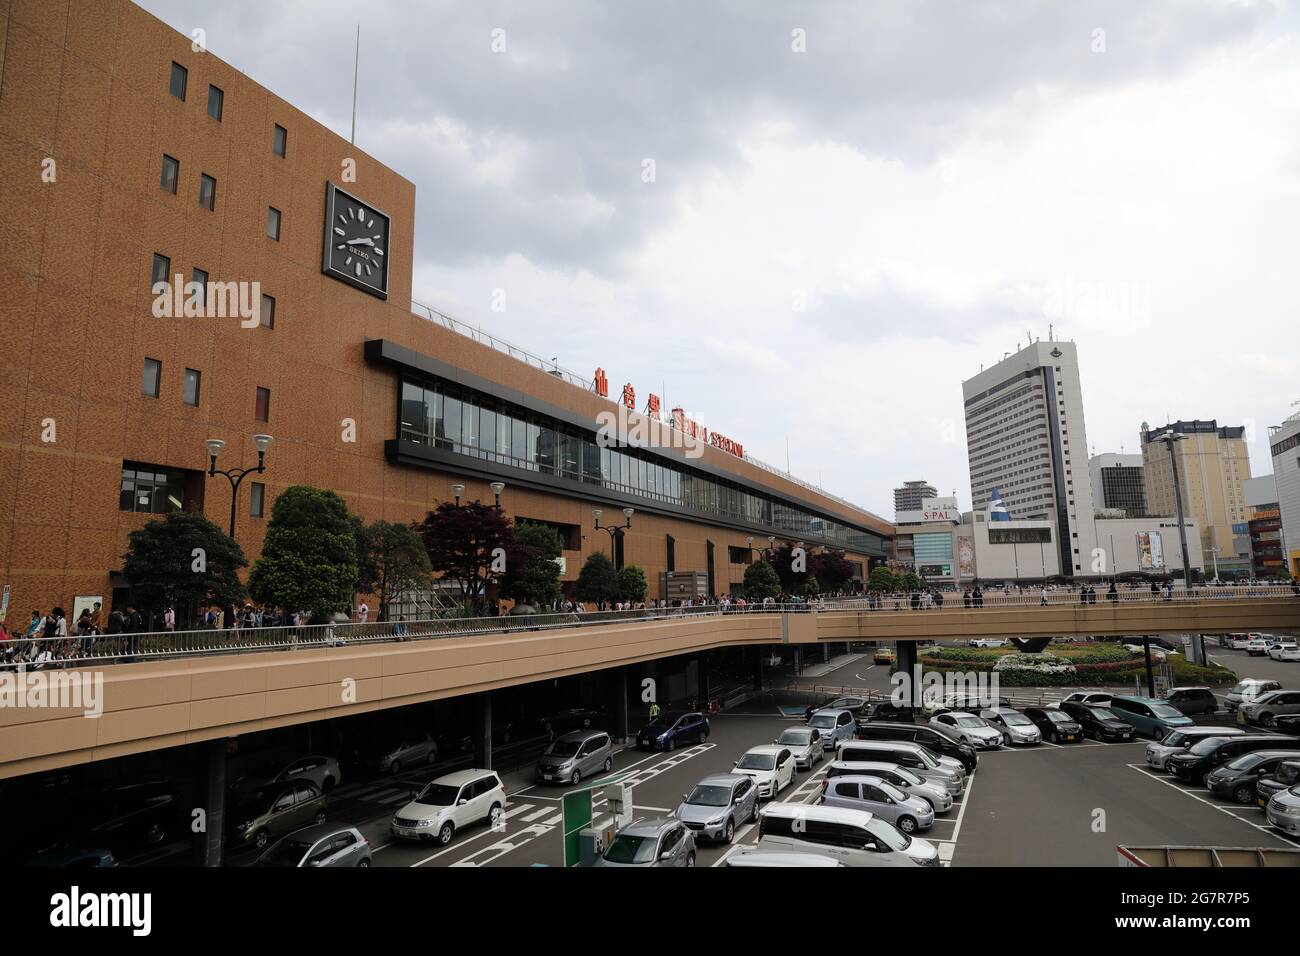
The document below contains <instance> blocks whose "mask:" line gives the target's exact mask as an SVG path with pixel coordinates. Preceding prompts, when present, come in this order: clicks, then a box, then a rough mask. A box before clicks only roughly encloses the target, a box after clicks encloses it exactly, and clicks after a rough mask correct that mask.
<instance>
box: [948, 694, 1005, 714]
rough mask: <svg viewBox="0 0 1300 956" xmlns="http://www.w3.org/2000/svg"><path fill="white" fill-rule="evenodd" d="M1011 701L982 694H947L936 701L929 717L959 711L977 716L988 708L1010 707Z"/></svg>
mask: <svg viewBox="0 0 1300 956" xmlns="http://www.w3.org/2000/svg"><path fill="white" fill-rule="evenodd" d="M1010 706H1011V701H1010V700H1008V699H1007V698H1006V697H990V696H988V695H984V694H948V695H946V696H944V697H941V698H939V699H938V701H937V702H936V703H935V704H934V705H933V706H932V707H931V708H930V716H932V717H933V716H934V715H935V714H942V713H943V712H945V711H949V710H961V711H965V712H966V713H968V714H978V713H979V712H980V711H981V710H986V709H988V708H990V707H1010Z"/></svg>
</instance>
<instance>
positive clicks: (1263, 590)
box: [825, 584, 1300, 613]
mask: <svg viewBox="0 0 1300 956" xmlns="http://www.w3.org/2000/svg"><path fill="white" fill-rule="evenodd" d="M939 593H941V594H942V595H943V604H941V605H940V604H933V605H932V606H930V607H926V606H925V595H924V594H920V595H918V601H919V603H920V606H919V607H918V608H915V609H913V608H912V606H911V595H910V594H905V593H901V592H900V593H897V594H881V595H879V596H878V597H876V598H867V597H862V598H853V599H851V600H843V599H837V600H835V601H829V602H827V603H826V607H825V609H826V610H833V611H912V610H916V611H917V613H921V612H926V613H934V612H936V611H940V612H942V611H951V610H954V609H955V610H958V611H970V610H987V609H990V608H1028V607H1063V606H1068V605H1073V606H1075V607H1101V606H1103V605H1111V604H1125V605H1130V604H1167V603H1175V604H1185V603H1187V602H1216V601H1228V600H1237V599H1245V598H1255V599H1259V598H1272V599H1275V600H1277V599H1282V598H1290V597H1297V598H1300V595H1297V593H1296V591H1295V590H1294V589H1293V588H1292V587H1290V586H1289V585H1272V584H1261V585H1249V586H1247V585H1242V586H1223V587H1210V586H1208V585H1203V586H1194V587H1192V588H1190V589H1188V588H1182V587H1175V588H1174V589H1173V592H1172V593H1171V594H1170V595H1169V596H1167V597H1166V595H1165V592H1164V591H1163V590H1161V591H1160V592H1159V593H1153V592H1152V591H1151V590H1150V589H1149V588H1140V587H1139V588H1132V589H1130V588H1120V589H1119V590H1118V591H1117V592H1116V593H1115V595H1114V596H1113V597H1112V596H1111V595H1109V594H1108V593H1107V592H1106V591H1105V590H1104V589H1103V590H1099V591H1097V592H1096V593H1095V594H1091V595H1088V597H1087V599H1086V601H1085V599H1084V597H1083V596H1081V595H1080V594H1079V592H1078V590H1077V589H1067V588H1058V589H1056V590H1051V591H1048V592H1047V594H1046V595H1043V594H1042V593H1041V592H1040V591H1038V590H1025V591H1005V590H1001V589H998V590H988V591H984V592H982V594H981V595H980V596H979V597H978V598H976V597H975V596H974V595H963V594H962V593H959V592H956V591H943V592H939ZM967 599H969V601H970V603H969V604H967V603H966V601H967Z"/></svg>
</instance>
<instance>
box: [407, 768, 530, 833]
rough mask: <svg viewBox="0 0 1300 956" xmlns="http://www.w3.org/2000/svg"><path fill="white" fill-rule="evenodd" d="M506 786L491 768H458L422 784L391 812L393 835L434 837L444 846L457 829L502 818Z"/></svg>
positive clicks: (503, 816) (489, 823) (504, 807)
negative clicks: (400, 806)
mask: <svg viewBox="0 0 1300 956" xmlns="http://www.w3.org/2000/svg"><path fill="white" fill-rule="evenodd" d="M505 811H506V789H505V787H504V786H502V784H501V778H500V777H498V776H497V775H496V774H495V773H493V772H492V771H491V770H459V771H457V772H456V773H449V774H447V775H446V776H442V777H439V778H438V779H437V780H434V781H432V782H430V783H427V784H425V786H424V789H423V790H421V791H420V792H419V793H413V794H411V802H410V803H408V804H407V805H406V806H404V807H402V809H400V810H398V811H397V813H395V814H394V815H393V822H392V831H393V836H395V837H400V838H402V839H405V840H437V841H438V842H439V843H441V844H443V845H444V846H445V845H446V844H448V843H450V842H451V838H452V835H453V834H455V832H456V831H457V830H463V829H465V828H466V827H468V826H473V825H474V824H476V823H487V824H488V825H489V826H493V827H496V826H499V825H500V824H501V823H502V822H504V820H505Z"/></svg>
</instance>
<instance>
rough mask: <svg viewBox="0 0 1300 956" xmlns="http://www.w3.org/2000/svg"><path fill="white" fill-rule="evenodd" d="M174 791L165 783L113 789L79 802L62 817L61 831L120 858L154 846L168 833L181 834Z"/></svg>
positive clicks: (176, 797) (149, 782)
mask: <svg viewBox="0 0 1300 956" xmlns="http://www.w3.org/2000/svg"><path fill="white" fill-rule="evenodd" d="M181 811H182V808H181V805H180V799H179V797H178V795H177V793H176V790H175V789H174V788H173V787H172V785H171V784H169V783H167V782H165V781H158V780H153V781H148V782H145V783H135V784H129V785H127V786H124V787H114V788H113V789H111V790H108V791H105V792H104V793H101V794H97V795H96V796H95V797H94V799H93V800H87V801H84V802H81V801H79V802H78V803H76V804H75V805H73V806H71V807H69V808H68V815H67V816H66V817H65V816H62V814H60V815H59V816H60V819H62V821H63V822H62V824H61V825H62V826H63V827H66V830H64V832H66V833H71V834H75V835H76V836H77V837H78V838H79V842H80V843H82V844H84V845H85V846H88V847H105V848H107V849H108V850H110V851H112V853H113V854H114V855H116V856H117V857H119V858H122V857H125V856H127V855H129V854H130V853H131V852H133V851H137V850H141V849H144V848H145V847H149V846H156V845H158V844H159V843H162V842H163V841H165V840H166V839H167V837H168V835H169V834H176V833H180V832H183V827H184V826H185V824H187V823H188V821H187V820H184V819H182V812H181Z"/></svg>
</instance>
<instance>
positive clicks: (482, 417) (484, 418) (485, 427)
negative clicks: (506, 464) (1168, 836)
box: [478, 408, 497, 460]
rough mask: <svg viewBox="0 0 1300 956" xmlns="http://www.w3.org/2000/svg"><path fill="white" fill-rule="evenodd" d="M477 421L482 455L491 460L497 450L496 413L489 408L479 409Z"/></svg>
mask: <svg viewBox="0 0 1300 956" xmlns="http://www.w3.org/2000/svg"><path fill="white" fill-rule="evenodd" d="M478 423H479V424H478V429H479V431H478V444H479V447H480V448H482V449H483V455H482V457H484V458H487V459H489V460H491V459H493V458H495V457H496V450H497V413H496V412H494V411H492V409H490V408H481V409H479V413H478Z"/></svg>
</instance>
